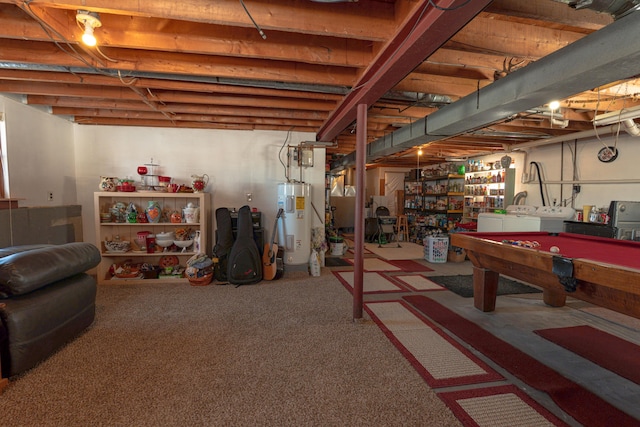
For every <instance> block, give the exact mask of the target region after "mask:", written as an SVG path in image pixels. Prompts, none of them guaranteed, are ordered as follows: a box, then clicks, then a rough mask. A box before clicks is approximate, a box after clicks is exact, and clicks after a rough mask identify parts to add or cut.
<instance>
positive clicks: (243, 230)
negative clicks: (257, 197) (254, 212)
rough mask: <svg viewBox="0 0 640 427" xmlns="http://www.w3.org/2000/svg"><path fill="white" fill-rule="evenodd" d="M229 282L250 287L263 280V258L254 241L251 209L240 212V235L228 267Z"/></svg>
mask: <svg viewBox="0 0 640 427" xmlns="http://www.w3.org/2000/svg"><path fill="white" fill-rule="evenodd" d="M227 280H228V281H229V283H232V284H234V285H238V286H239V285H248V284H252V283H258V282H259V281H261V280H262V258H261V257H260V251H259V250H258V245H257V244H256V241H255V240H254V239H253V222H252V220H251V209H250V208H249V206H247V205H245V206H243V207H241V208H240V209H239V210H238V234H237V237H236V241H235V242H234V243H233V247H232V248H231V253H230V254H229V261H228V265H227Z"/></svg>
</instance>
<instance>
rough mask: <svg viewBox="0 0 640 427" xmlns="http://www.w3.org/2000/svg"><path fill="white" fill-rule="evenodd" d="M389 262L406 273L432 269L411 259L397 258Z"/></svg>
mask: <svg viewBox="0 0 640 427" xmlns="http://www.w3.org/2000/svg"><path fill="white" fill-rule="evenodd" d="M388 262H389V264H391V265H395V266H396V267H398V268H399V269H400V270H402V271H406V272H408V273H413V272H421V271H433V269H432V268H429V267H427V266H426V265H424V264H420V263H419V262H417V261H414V260H412V259H398V260H389V261H388Z"/></svg>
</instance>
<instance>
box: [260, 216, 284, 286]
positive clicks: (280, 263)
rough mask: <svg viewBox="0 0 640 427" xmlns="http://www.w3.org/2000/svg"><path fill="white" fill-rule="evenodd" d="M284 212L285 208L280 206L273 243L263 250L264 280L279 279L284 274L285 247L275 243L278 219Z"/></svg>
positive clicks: (274, 227)
mask: <svg viewBox="0 0 640 427" xmlns="http://www.w3.org/2000/svg"><path fill="white" fill-rule="evenodd" d="M283 213H284V209H282V208H280V209H279V210H278V214H277V215H276V220H275V223H274V224H273V233H271V243H266V244H265V245H264V251H263V252H262V278H263V279H264V280H277V279H279V278H281V277H282V275H283V274H284V249H283V248H281V247H278V244H277V243H275V241H276V232H277V229H278V219H280V217H281V216H282V214H283Z"/></svg>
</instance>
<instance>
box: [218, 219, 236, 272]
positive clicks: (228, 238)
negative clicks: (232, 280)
mask: <svg viewBox="0 0 640 427" xmlns="http://www.w3.org/2000/svg"><path fill="white" fill-rule="evenodd" d="M216 224H217V226H218V228H217V230H216V244H215V246H214V247H213V256H214V257H215V258H218V263H217V264H216V266H215V268H214V273H213V275H214V277H215V279H216V280H217V281H218V282H226V281H227V280H228V278H227V269H228V268H227V265H228V264H229V253H230V252H231V248H232V247H233V241H234V239H233V226H232V224H231V212H229V209H227V208H218V209H216Z"/></svg>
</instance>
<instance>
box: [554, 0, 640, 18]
mask: <svg viewBox="0 0 640 427" xmlns="http://www.w3.org/2000/svg"><path fill="white" fill-rule="evenodd" d="M556 1H558V2H560V3H565V4H568V5H569V6H570V7H573V8H575V9H590V10H594V11H596V12H600V13H608V14H609V15H611V16H612V17H613V19H620V18H622V17H623V16H625V15H628V14H629V13H631V12H633V11H636V10H638V9H640V0H556Z"/></svg>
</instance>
